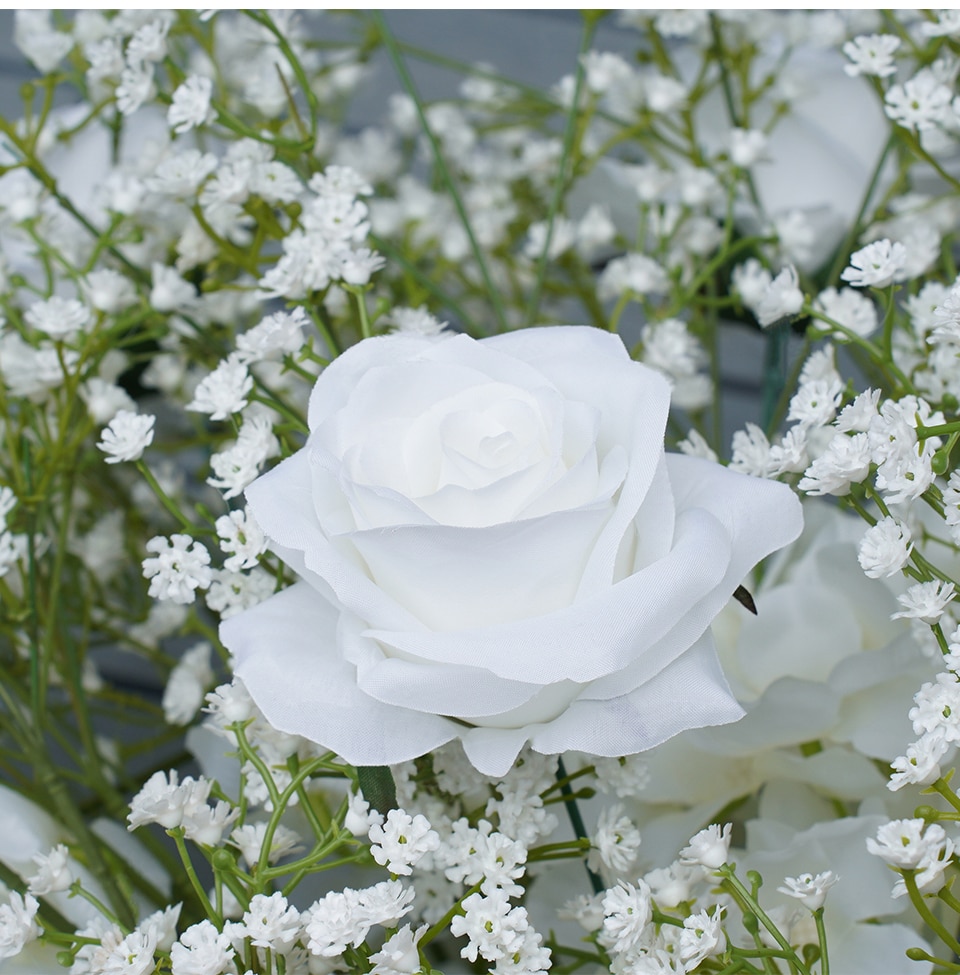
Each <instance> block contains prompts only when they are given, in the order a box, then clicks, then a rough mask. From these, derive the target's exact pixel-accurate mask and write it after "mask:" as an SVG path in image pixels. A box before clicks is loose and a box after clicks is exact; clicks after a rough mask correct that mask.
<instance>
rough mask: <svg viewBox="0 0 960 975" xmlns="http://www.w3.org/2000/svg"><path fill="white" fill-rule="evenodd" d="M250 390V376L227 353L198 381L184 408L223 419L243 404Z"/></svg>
mask: <svg viewBox="0 0 960 975" xmlns="http://www.w3.org/2000/svg"><path fill="white" fill-rule="evenodd" d="M252 389H253V377H252V376H251V375H250V373H249V372H248V371H247V367H246V365H245V364H244V363H243V362H241V361H239V359H237V358H235V357H234V356H230V357H229V358H227V359H224V360H223V362H221V363H220V364H219V365H218V366H217V368H216V369H214V371H213V372H211V373H210V375H209V376H206V377H205V378H204V379H203V380H202V381H201V382H200V385H199V386H197V388H196V390H195V392H194V394H193V399H192V400H191V401H190V402H189V403H187V409H188V410H194V411H195V412H197V413H207V414H209V416H210V419H211V420H225V419H226V418H227V417H228V416H230V414H231V413H239V412H240V411H241V410H242V409H243V408H244V407H245V406H246V405H247V396H248V394H249V393H250V390H252Z"/></svg>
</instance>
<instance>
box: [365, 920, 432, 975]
mask: <svg viewBox="0 0 960 975" xmlns="http://www.w3.org/2000/svg"><path fill="white" fill-rule="evenodd" d="M428 927H429V925H427V924H423V925H421V926H420V927H419V928H417V930H416V931H414V930H413V928H411V927H410V925H409V924H405V925H404V926H403V927H402V928H400V930H399V931H397V933H396V934H394V935H392V936H391V937H389V938H387V940H386V941H385V942H384V943H383V947H382V948H381V949H380V950H379V951H376V952H374V953H373V954H372V955H371V956H370V961H371V962H373V968H371V969H370V975H417V973H418V972H420V971H421V967H420V952H419V951H418V949H417V945H418V944H419V943H420V939H421V938H422V937H423V936H424V935H425V934H426V933H427V929H428Z"/></svg>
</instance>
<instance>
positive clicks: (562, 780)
mask: <svg viewBox="0 0 960 975" xmlns="http://www.w3.org/2000/svg"><path fill="white" fill-rule="evenodd" d="M557 782H558V784H559V785H560V794H561V795H562V796H563V804H564V806H565V807H566V810H567V815H568V816H569V817H570V825H571V826H572V827H573V832H574V833H575V834H576V836H577V839H579V840H585V841H586V843H587V846H588V847H589V845H590V837H589V835H588V834H587V830H586V827H585V826H584V824H583V817H582V816H581V815H580V807H579V806H578V805H577V800H576V799H574V797H573V790H572V789H571V788H570V777H569V776H568V775H567V770H566V768H565V767H564V764H563V759H562V758H560V757H558V758H557ZM583 869H584V870H586V871H587V876H588V877H589V878H590V886H591V887H592V888H593V892H594V893H595V894H602V893H603V892H604V890H606V886H605V885H604V883H603V881H602V880H601V879H600V878H599V877H598V876H597V875H596V874H595V873H594V872H593V871H592V870H591V869H590V868H589V867H588V866H587V861H586V859H584V861H583Z"/></svg>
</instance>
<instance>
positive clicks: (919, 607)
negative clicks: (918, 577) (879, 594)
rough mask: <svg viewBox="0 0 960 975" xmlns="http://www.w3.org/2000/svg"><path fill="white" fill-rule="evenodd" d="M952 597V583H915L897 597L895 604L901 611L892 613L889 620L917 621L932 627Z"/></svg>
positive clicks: (936, 581)
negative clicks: (899, 606)
mask: <svg viewBox="0 0 960 975" xmlns="http://www.w3.org/2000/svg"><path fill="white" fill-rule="evenodd" d="M954 595H955V593H954V585H953V583H952V582H944V581H943V580H942V579H934V580H932V581H931V582H918V583H915V584H914V585H912V586H911V587H910V588H909V589H908V590H907V591H906V592H905V593H903V594H902V595H900V596H897V602H898V603H900V605H901V606H902V607H903V609H902V610H901V611H900V612H899V613H894V614H893V615H892V616H891V617H890V619H893V620H896V619H917V620H923V622H924V623H929V624H931V625H932V624H933V623H936V622H937V620H938V619H940V617H941V616H942V615H943V611H944V609H946V606H947V603H949V602H950V600H952V599H953V597H954Z"/></svg>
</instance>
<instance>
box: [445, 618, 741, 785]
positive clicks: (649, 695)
mask: <svg viewBox="0 0 960 975" xmlns="http://www.w3.org/2000/svg"><path fill="white" fill-rule="evenodd" d="M742 715H743V710H742V709H741V707H740V706H739V704H737V702H736V700H735V699H734V697H733V695H732V694H731V693H730V690H729V688H728V687H727V683H726V681H725V680H724V678H723V672H722V671H721V670H720V665H719V663H718V661H717V658H716V651H715V649H714V646H713V640H712V638H711V637H710V635H709V634H705V635H704V636H703V638H702V639H701V640H700V641H698V642H697V644H696V646H694V647H691V648H690V649H689V651H688V652H687V653H685V654H683V655H682V656H681V657H680V658H679V659H678V660H676V661H675V662H674V663H673V664H671V665H670V666H669V667H667V668H666V669H665V670H663V671H661V673H660V674H658V675H657V676H656V677H655V678H654V679H653V680H652V681H649V682H648V683H647V684H644V685H643V687H640V688H637V690H635V691H633V692H632V693H631V694H627V695H624V696H623V697H619V698H614V699H611V700H609V701H584V700H578V701H574V702H573V703H572V704H571V705H570V706H569V707H568V708H567V709H566V710H565V711H564V712H563V713H562V714H561V715H560V716H559V717H558V718H556V719H554V720H553V721H550V722H548V723H545V724H540V725H528V726H527V727H526V728H521V729H509V730H508V729H493V728H474V729H470V730H469V731H466V732H464V733H463V735H462V738H463V747H464V751H465V752H466V753H467V757H468V758H469V759H470V761H471V762H472V763H473V764H474V766H475V767H476V768H477V769H478V771H480V772H481V773H483V774H484V775H489V776H502V775H505V774H506V772H507V771H508V770H509V768H510V766H511V765H512V764H513V762H514V761H515V760H516V757H517V755H518V754H519V752H520V749H521V748H522V747H523V744H524V743H525V742H526V741H527V740H529V741H530V744H531V747H532V748H533V749H534V750H535V751H538V752H541V753H542V754H545V755H553V754H557V753H560V752H564V751H567V750H575V751H582V752H586V753H587V754H590V755H605V756H619V755H632V754H634V753H636V752H639V751H646V750H647V749H649V748H652V747H653V746H654V745H658V744H660V743H661V742H663V741H666V740H667V739H668V738H671V737H672V736H673V735H675V734H677V733H678V732H679V731H683V730H684V729H686V728H701V727H704V726H706V725H716V724H724V723H726V722H729V721H736V720H737V719H738V718H740V717H741V716H742Z"/></svg>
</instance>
